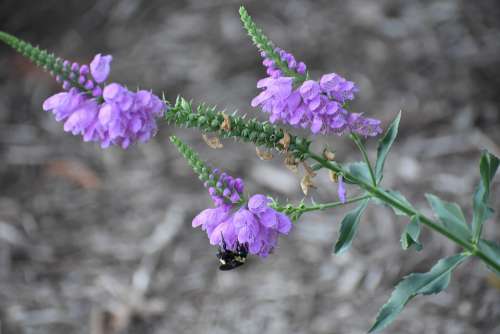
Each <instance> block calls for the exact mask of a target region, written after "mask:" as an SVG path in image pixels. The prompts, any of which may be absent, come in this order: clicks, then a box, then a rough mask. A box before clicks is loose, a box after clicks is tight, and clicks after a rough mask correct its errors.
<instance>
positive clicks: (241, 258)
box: [217, 237, 248, 271]
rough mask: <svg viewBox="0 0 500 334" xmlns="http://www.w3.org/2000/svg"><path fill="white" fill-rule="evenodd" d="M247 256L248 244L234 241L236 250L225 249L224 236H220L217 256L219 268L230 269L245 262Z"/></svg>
mask: <svg viewBox="0 0 500 334" xmlns="http://www.w3.org/2000/svg"><path fill="white" fill-rule="evenodd" d="M247 256H248V246H247V245H246V244H240V243H239V242H236V250H235V251H232V250H229V249H227V246H226V242H225V241H224V237H223V238H222V248H221V247H220V246H219V252H218V253H217V258H218V259H219V270H223V271H226V270H232V269H234V268H237V267H239V266H242V265H244V264H245V261H246V259H247Z"/></svg>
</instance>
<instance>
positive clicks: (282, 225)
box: [277, 212, 292, 234]
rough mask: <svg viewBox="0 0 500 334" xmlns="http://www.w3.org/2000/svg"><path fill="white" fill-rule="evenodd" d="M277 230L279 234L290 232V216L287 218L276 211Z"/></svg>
mask: <svg viewBox="0 0 500 334" xmlns="http://www.w3.org/2000/svg"><path fill="white" fill-rule="evenodd" d="M277 216H278V229H277V230H278V232H280V233H281V234H288V233H290V230H291V229H292V221H291V220H290V218H288V216H287V215H285V214H283V213H280V212H278V213H277Z"/></svg>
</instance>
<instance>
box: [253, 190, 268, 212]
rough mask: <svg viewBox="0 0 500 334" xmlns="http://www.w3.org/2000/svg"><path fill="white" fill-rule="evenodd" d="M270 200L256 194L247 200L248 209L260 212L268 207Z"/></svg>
mask: <svg viewBox="0 0 500 334" xmlns="http://www.w3.org/2000/svg"><path fill="white" fill-rule="evenodd" d="M269 202H271V201H270V200H269V199H268V198H267V197H266V196H265V195H261V194H256V195H253V196H252V197H250V199H249V200H248V209H249V210H250V212H252V213H256V214H258V213H262V212H264V211H266V210H267V209H268V206H267V205H268V203H269Z"/></svg>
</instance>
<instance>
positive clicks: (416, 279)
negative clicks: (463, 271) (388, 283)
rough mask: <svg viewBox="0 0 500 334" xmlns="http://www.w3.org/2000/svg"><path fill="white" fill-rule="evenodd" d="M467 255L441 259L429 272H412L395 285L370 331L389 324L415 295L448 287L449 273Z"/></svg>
mask: <svg viewBox="0 0 500 334" xmlns="http://www.w3.org/2000/svg"><path fill="white" fill-rule="evenodd" d="M466 258H467V255H464V254H458V255H454V256H451V257H447V258H444V259H441V260H439V261H438V263H436V264H435V265H434V266H433V267H432V268H431V270H430V271H429V272H426V273H413V274H410V275H408V276H406V277H405V278H403V280H402V281H401V282H399V283H398V285H396V288H395V289H394V291H393V292H392V294H391V297H390V298H389V301H388V302H387V303H386V304H385V305H384V306H382V308H381V309H380V312H379V314H378V316H377V319H376V320H375V324H373V326H372V328H371V329H370V331H369V332H370V333H373V332H378V331H380V330H382V329H384V328H385V327H386V326H387V325H389V324H390V323H391V322H392V321H394V319H395V318H396V316H397V315H398V314H399V313H400V312H401V311H402V310H403V308H404V307H405V305H406V304H407V303H408V302H409V301H410V299H412V298H413V297H415V296H416V295H429V294H434V293H439V292H441V291H443V290H444V289H446V288H447V287H448V284H449V283H450V278H451V273H452V271H453V269H455V268H456V267H457V266H458V265H459V264H460V263H461V262H462V261H464V260H465V259H466Z"/></svg>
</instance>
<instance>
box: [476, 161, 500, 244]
mask: <svg viewBox="0 0 500 334" xmlns="http://www.w3.org/2000/svg"><path fill="white" fill-rule="evenodd" d="M499 163H500V160H499V159H498V158H497V157H495V156H494V155H493V154H491V153H488V152H486V151H485V152H483V154H482V155H481V160H480V161H479V172H480V174H481V180H480V181H479V185H478V186H477V188H476V191H475V192H474V196H473V208H474V216H473V218H472V234H473V240H474V241H475V242H477V240H479V237H480V236H481V231H482V229H483V224H484V222H485V221H486V220H487V219H488V218H490V217H491V214H492V213H493V210H492V209H491V208H490V207H489V206H488V201H489V197H490V185H491V181H492V180H493V177H494V176H495V173H496V171H497V169H498V165H499Z"/></svg>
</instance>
